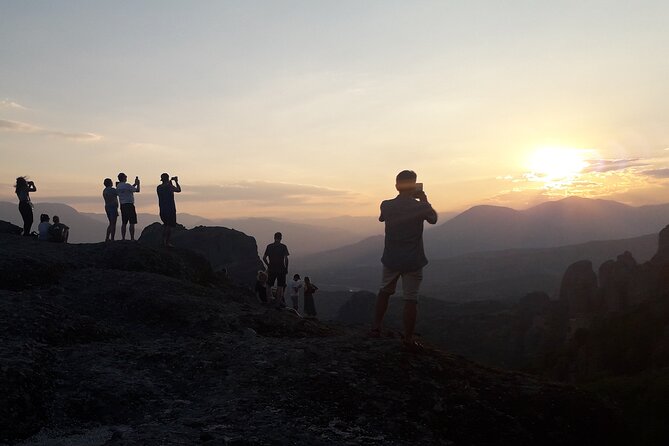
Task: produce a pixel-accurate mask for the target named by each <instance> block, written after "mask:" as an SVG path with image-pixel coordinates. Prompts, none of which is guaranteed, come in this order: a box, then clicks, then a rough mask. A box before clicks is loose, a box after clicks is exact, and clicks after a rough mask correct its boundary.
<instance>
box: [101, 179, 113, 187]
mask: <svg viewBox="0 0 669 446" xmlns="http://www.w3.org/2000/svg"><path fill="white" fill-rule="evenodd" d="M103 184H104V185H105V187H112V184H114V183H112V180H111V178H105V181H104V183H103Z"/></svg>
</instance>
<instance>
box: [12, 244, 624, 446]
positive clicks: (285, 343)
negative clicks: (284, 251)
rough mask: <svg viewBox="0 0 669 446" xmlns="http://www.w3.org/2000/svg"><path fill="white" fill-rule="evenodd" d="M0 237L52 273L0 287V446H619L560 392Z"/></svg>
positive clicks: (184, 278) (577, 399) (138, 252)
mask: <svg viewBox="0 0 669 446" xmlns="http://www.w3.org/2000/svg"><path fill="white" fill-rule="evenodd" d="M4 237H5V236H0V245H1V246H2V248H3V252H4V253H8V254H9V255H10V256H11V257H12V258H13V259H14V260H15V261H17V262H18V263H19V264H25V263H23V260H24V259H27V258H30V259H36V258H41V259H43V260H44V261H45V262H47V264H48V265H50V266H52V267H53V268H55V269H56V270H57V271H61V273H59V274H56V275H54V276H53V277H52V279H53V281H52V283H34V284H30V285H27V284H23V286H22V287H20V289H16V288H17V287H16V286H15V285H16V282H14V281H10V282H9V285H7V284H6V283H5V281H4V280H5V279H6V278H7V276H3V277H2V278H1V279H0V326H2V327H3V330H2V331H0V336H1V337H2V339H1V342H0V375H1V376H0V378H1V379H0V433H1V437H0V442H3V441H4V442H9V443H14V442H16V441H19V440H22V441H23V443H22V444H25V445H38V444H39V445H45V444H89V445H91V444H106V445H136V444H165V445H172V444H174V445H187V444H193V443H206V444H239V445H251V444H253V445H279V444H310V445H341V444H350V445H356V444H358V445H375V444H378V445H415V444H435V445H440V444H443V445H446V444H467V445H489V444H514V445H530V444H543V445H561V444H595V443H596V442H604V443H606V444H616V441H617V440H618V439H619V438H621V437H620V435H619V432H618V427H619V426H621V421H620V419H619V417H618V413H617V411H616V410H615V409H614V408H613V407H611V406H609V405H608V403H605V402H603V401H600V400H598V399H597V398H595V397H593V396H592V395H590V394H588V393H586V392H584V391H581V390H578V389H575V388H573V387H571V386H568V385H561V384H554V383H548V382H544V381H542V380H540V379H538V378H534V377H531V376H528V375H525V374H520V373H512V372H505V371H501V370H496V369H490V368H486V367H482V366H479V365H477V364H475V363H473V362H470V361H467V360H465V359H463V358H461V357H459V356H456V355H451V354H448V353H445V352H442V351H439V350H437V349H434V348H431V347H428V348H427V349H426V351H425V352H423V353H420V354H412V353H408V352H405V351H404V350H403V349H402V348H401V344H400V342H399V340H398V339H368V338H366V337H365V335H364V332H362V331H359V330H355V329H348V328H342V327H339V326H336V325H328V324H323V323H319V322H317V321H311V320H304V319H302V318H300V317H299V316H297V315H295V314H293V313H289V312H286V311H282V310H277V309H274V308H267V307H262V306H260V305H258V304H255V303H252V299H250V295H249V294H248V293H249V292H248V291H245V290H244V289H242V288H235V287H233V286H231V285H226V284H218V283H215V282H214V283H203V282H198V281H197V280H196V279H198V276H192V275H190V274H185V273H183V272H182V273H181V274H176V275H174V274H171V273H172V272H173V271H172V270H170V269H169V268H168V269H167V270H163V269H161V268H159V267H158V266H157V265H155V264H154V263H153V262H149V261H146V262H138V264H139V265H145V267H146V268H145V269H146V270H144V271H135V270H131V269H121V268H119V267H118V266H119V265H117V264H115V263H113V265H112V267H107V266H105V264H104V261H103V260H101V259H106V258H107V257H105V254H104V253H105V251H106V250H107V249H119V250H121V251H120V252H123V253H125V255H127V256H129V257H131V258H135V257H140V258H141V257H143V256H147V258H151V256H154V255H155V256H158V258H160V257H162V256H163V255H164V253H162V252H161V251H158V250H155V252H153V253H152V252H151V251H152V250H151V249H150V248H147V247H145V246H142V245H141V244H137V243H134V244H127V246H126V245H119V247H118V248H109V247H107V246H106V245H104V244H99V245H90V246H70V247H67V246H64V247H63V246H61V249H63V255H58V253H56V252H51V251H50V249H51V248H45V247H46V246H53V245H51V244H39V243H37V242H34V243H33V242H32V241H29V240H26V241H23V240H21V243H22V244H21V245H20V246H19V245H16V244H15V243H14V242H13V241H9V242H8V241H7V240H6V239H5V238H4ZM45 249H47V250H46V251H45ZM169 255H172V256H175V257H178V256H179V255H180V254H179V252H171V253H170V254H169ZM185 255H187V254H185ZM174 262H176V264H180V263H179V262H177V260H176V259H175V260H174ZM181 262H183V264H185V265H188V264H189V260H188V258H184V259H182V260H181ZM131 264H132V263H131ZM131 264H129V263H124V264H123V265H122V266H123V267H124V268H128V267H129V266H130V265H131ZM191 279H192V280H191ZM194 280H195V281H194Z"/></svg>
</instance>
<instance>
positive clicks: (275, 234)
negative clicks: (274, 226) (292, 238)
mask: <svg viewBox="0 0 669 446" xmlns="http://www.w3.org/2000/svg"><path fill="white" fill-rule="evenodd" d="M282 238H283V234H281V233H280V232H275V233H274V241H275V242H280V241H281V239H282Z"/></svg>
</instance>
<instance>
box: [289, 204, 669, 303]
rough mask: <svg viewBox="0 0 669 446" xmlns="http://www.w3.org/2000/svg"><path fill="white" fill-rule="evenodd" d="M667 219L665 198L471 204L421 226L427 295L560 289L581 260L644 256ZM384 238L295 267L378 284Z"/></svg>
mask: <svg viewBox="0 0 669 446" xmlns="http://www.w3.org/2000/svg"><path fill="white" fill-rule="evenodd" d="M667 223H669V204H664V205H655V206H641V207H632V206H627V205H624V204H621V203H617V202H613V201H606V200H590V199H584V198H576V197H572V198H567V199H563V200H560V201H556V202H549V203H543V204H541V205H538V206H535V207H533V208H530V209H527V210H522V211H518V210H514V209H510V208H505V207H499V206H476V207H473V208H471V209H469V210H467V211H465V212H463V213H462V214H460V215H458V216H456V217H454V218H452V219H451V220H448V221H446V222H445V223H442V224H440V225H438V226H437V227H435V228H433V229H432V230H430V231H425V235H424V239H425V249H426V252H427V255H428V258H429V259H430V265H428V269H427V270H426V271H427V274H426V275H425V280H424V283H423V288H422V290H423V292H424V293H425V294H426V295H429V296H432V297H437V298H441V299H449V300H475V299H489V298H501V299H513V298H519V297H522V296H523V295H524V294H526V293H528V292H531V291H535V290H542V291H546V292H548V293H549V294H553V293H555V292H556V291H557V287H558V286H559V280H560V277H561V275H562V273H563V272H564V269H565V268H566V267H567V266H568V265H570V264H571V263H573V262H575V261H578V260H581V259H591V260H593V262H595V264H596V266H599V263H602V262H604V261H605V260H607V259H610V258H615V256H616V255H618V254H619V253H621V252H623V251H626V250H627V251H630V252H632V254H633V255H634V256H635V258H637V259H638V260H640V261H643V260H647V259H648V258H650V256H651V255H652V253H653V249H654V247H655V246H656V243H657V240H656V238H657V236H656V235H644V234H653V233H655V234H657V233H658V232H659V230H660V229H662V228H663V227H664V226H665V225H666V224H667ZM382 251H383V236H374V237H369V238H366V239H364V240H362V241H360V242H358V243H355V244H352V245H349V246H344V247H340V248H337V249H334V250H329V251H326V252H322V253H318V254H315V255H310V256H305V257H304V258H298V259H295V260H294V261H293V269H294V270H295V271H296V272H300V273H304V274H310V275H312V276H314V278H318V279H319V281H320V282H321V283H322V284H325V285H326V287H327V288H329V289H370V290H375V289H376V288H377V287H378V280H379V274H380V267H381V264H380V257H381V253H382Z"/></svg>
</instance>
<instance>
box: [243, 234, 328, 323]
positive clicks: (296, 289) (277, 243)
mask: <svg viewBox="0 0 669 446" xmlns="http://www.w3.org/2000/svg"><path fill="white" fill-rule="evenodd" d="M282 239H283V235H282V234H281V233H280V232H277V233H276V234H274V243H270V244H269V245H267V247H266V248H265V253H264V254H263V257H262V260H263V262H264V263H265V266H266V267H267V270H266V271H263V270H261V271H258V275H257V277H256V294H257V296H258V300H260V302H262V303H264V304H275V305H276V306H277V307H280V308H285V307H286V300H285V290H286V287H287V286H288V288H289V292H290V299H291V303H292V308H293V310H295V311H296V312H297V311H298V310H299V295H300V290H303V292H304V315H305V317H309V318H315V317H316V305H315V304H314V293H315V292H316V291H317V290H318V287H317V286H316V285H314V284H313V283H312V282H311V279H310V278H309V277H305V278H304V282H303V281H302V280H301V278H300V275H299V274H295V275H294V276H293V280H292V281H291V282H290V284H288V283H287V282H286V278H287V276H288V256H289V255H290V253H289V252H288V247H287V246H286V245H284V244H283V243H282V242H281V240H282ZM275 283H276V288H274V284H275Z"/></svg>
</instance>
